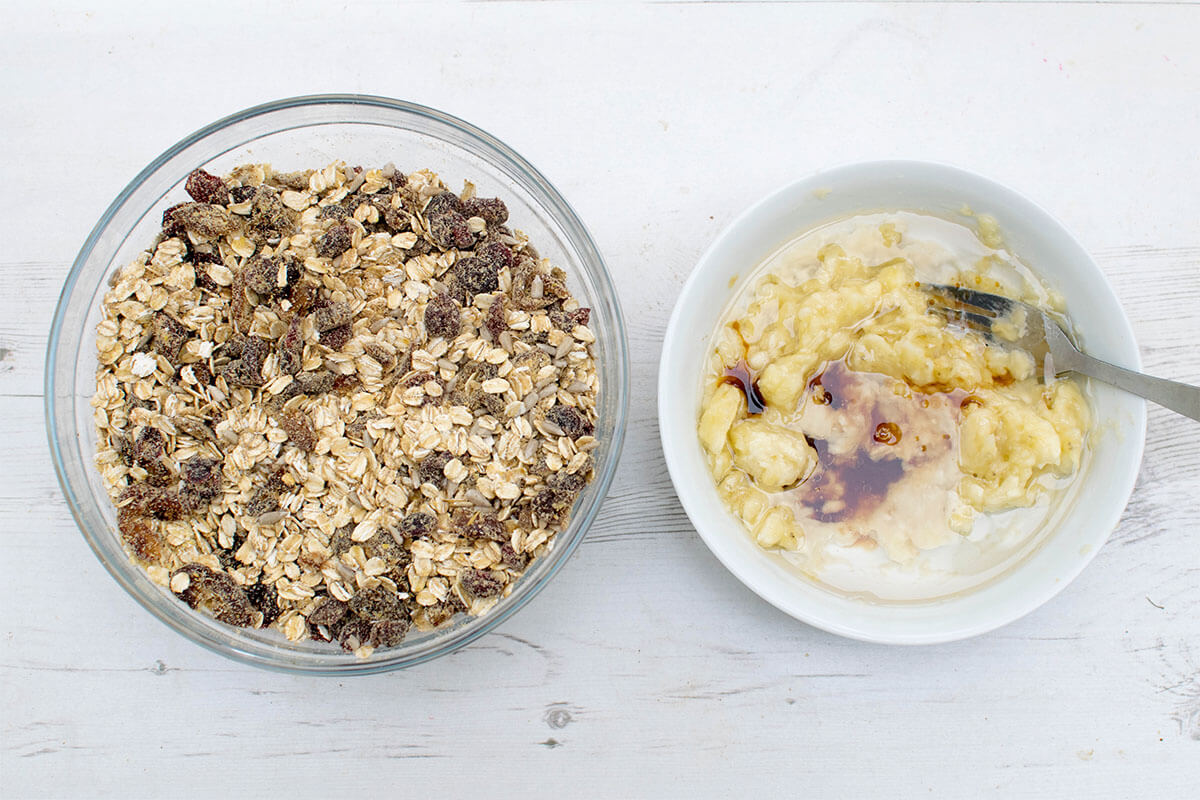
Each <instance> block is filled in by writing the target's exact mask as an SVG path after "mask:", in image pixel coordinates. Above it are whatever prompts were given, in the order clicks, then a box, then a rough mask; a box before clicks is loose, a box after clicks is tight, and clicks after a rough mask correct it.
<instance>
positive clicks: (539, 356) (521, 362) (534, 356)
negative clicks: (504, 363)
mask: <svg viewBox="0 0 1200 800" xmlns="http://www.w3.org/2000/svg"><path fill="white" fill-rule="evenodd" d="M551 363H552V362H551V360H550V356H549V355H547V354H546V353H545V352H544V351H542V350H541V349H540V348H537V347H535V348H533V349H532V350H526V351H525V352H524V353H521V354H520V355H519V356H517V357H516V358H514V359H513V367H514V368H515V369H520V368H522V367H524V368H526V369H528V370H529V375H530V377H535V378H536V377H537V374H538V373H539V372H541V371H542V369H543V368H544V367H548V366H550V364H551Z"/></svg>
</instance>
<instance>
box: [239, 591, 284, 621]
mask: <svg viewBox="0 0 1200 800" xmlns="http://www.w3.org/2000/svg"><path fill="white" fill-rule="evenodd" d="M244 591H245V592H246V599H247V600H249V601H250V605H252V606H254V607H255V608H257V609H258V610H259V611H261V612H262V615H263V621H262V626H263V627H264V628H265V627H267V626H268V625H270V624H271V623H272V622H274V621H275V620H277V619H278V618H279V614H280V613H281V609H280V608H279V592H278V591H277V590H276V589H275V584H273V583H256V584H254V585H253V586H251V587H249V588H247V589H245V590H244Z"/></svg>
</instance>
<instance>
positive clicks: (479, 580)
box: [458, 567, 504, 598]
mask: <svg viewBox="0 0 1200 800" xmlns="http://www.w3.org/2000/svg"><path fill="white" fill-rule="evenodd" d="M458 581H459V585H460V586H462V588H463V591H465V592H466V593H467V594H469V595H470V596H471V597H474V598H483V597H495V596H496V595H498V594H500V592H501V591H503V590H504V581H502V580H500V579H499V578H497V577H495V576H494V575H492V573H490V572H484V571H483V570H480V569H472V568H470V567H468V568H466V569H464V570H463V571H462V572H460V573H459V575H458Z"/></svg>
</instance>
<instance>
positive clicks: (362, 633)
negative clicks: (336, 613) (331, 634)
mask: <svg viewBox="0 0 1200 800" xmlns="http://www.w3.org/2000/svg"><path fill="white" fill-rule="evenodd" d="M337 639H338V644H340V645H341V646H342V649H343V650H345V651H346V652H348V653H352V652H354V651H355V650H357V649H358V648H360V647H362V646H363V645H365V644H367V643H368V642H370V641H371V623H369V622H367V621H366V620H365V619H356V618H353V617H352V618H350V619H349V620H348V621H346V622H343V623H342V625H341V627H340V628H339V629H338V633H337Z"/></svg>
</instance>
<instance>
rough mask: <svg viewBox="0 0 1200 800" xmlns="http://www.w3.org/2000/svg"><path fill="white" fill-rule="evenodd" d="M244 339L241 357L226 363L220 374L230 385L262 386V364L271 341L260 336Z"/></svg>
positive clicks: (269, 350) (269, 349)
mask: <svg viewBox="0 0 1200 800" xmlns="http://www.w3.org/2000/svg"><path fill="white" fill-rule="evenodd" d="M244 341H245V344H244V345H243V346H242V351H241V357H240V358H238V359H235V360H234V361H230V362H229V363H228V364H226V365H225V366H224V368H222V370H221V374H222V375H224V376H225V381H226V382H227V383H229V384H230V385H232V386H247V387H255V386H262V385H263V382H264V381H263V376H262V365H263V361H264V360H265V359H266V357H267V353H269V352H271V342H270V341H269V340H267V339H264V338H262V337H261V336H247V337H246V338H245V340H244Z"/></svg>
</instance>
